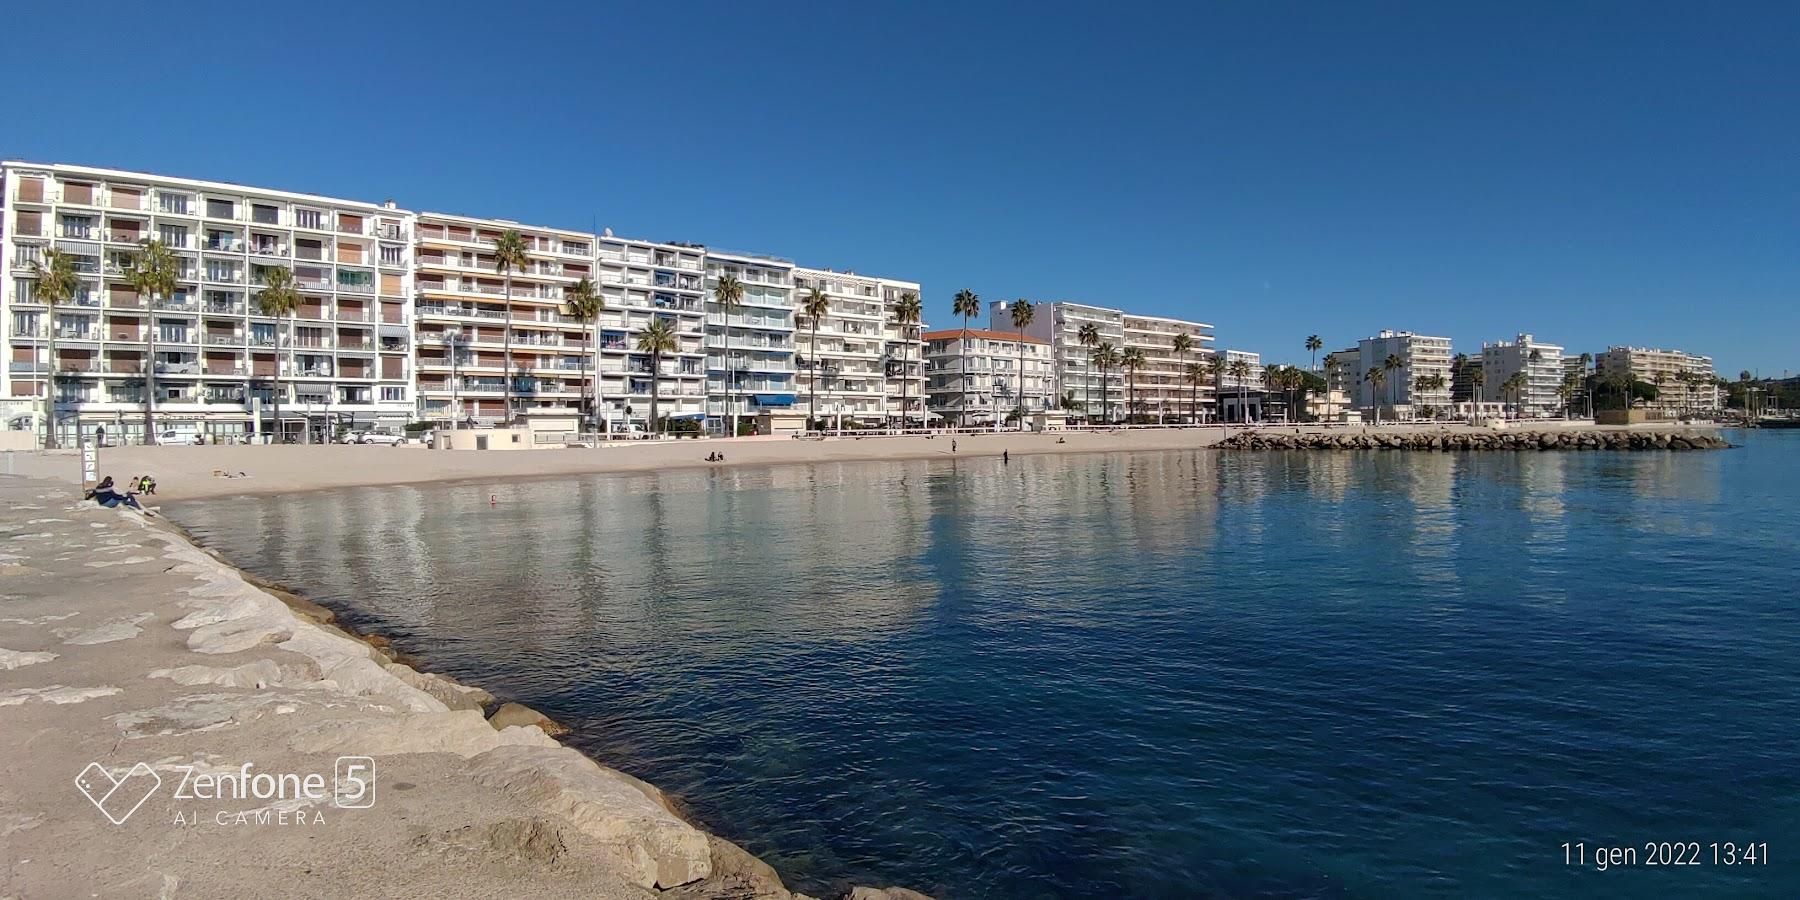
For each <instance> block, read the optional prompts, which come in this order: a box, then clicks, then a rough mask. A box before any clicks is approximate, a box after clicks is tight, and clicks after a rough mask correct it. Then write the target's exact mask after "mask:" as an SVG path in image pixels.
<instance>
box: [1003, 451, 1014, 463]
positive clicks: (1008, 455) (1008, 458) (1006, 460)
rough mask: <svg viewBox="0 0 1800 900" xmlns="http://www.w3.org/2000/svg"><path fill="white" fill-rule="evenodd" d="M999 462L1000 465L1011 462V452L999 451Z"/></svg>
mask: <svg viewBox="0 0 1800 900" xmlns="http://www.w3.org/2000/svg"><path fill="white" fill-rule="evenodd" d="M1000 462H1001V464H1002V465H1010V464H1011V463H1012V454H1011V453H1009V452H1007V451H1005V450H1002V451H1000Z"/></svg>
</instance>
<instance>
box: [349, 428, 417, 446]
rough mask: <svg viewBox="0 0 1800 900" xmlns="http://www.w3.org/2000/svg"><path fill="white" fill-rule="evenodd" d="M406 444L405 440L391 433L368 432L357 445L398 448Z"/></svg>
mask: <svg viewBox="0 0 1800 900" xmlns="http://www.w3.org/2000/svg"><path fill="white" fill-rule="evenodd" d="M405 442H406V439H405V438H403V437H401V436H400V435H397V434H394V433H393V432H391V431H368V432H364V433H363V436H362V440H360V441H358V442H357V443H361V444H386V445H387V446H389V447H398V446H400V445H401V444H403V443H405Z"/></svg>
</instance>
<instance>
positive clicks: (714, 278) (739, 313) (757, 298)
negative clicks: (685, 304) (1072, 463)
mask: <svg viewBox="0 0 1800 900" xmlns="http://www.w3.org/2000/svg"><path fill="white" fill-rule="evenodd" d="M727 275H729V276H731V277H733V278H736V279H737V280H738V282H739V283H740V284H742V285H743V288H744V296H743V299H742V300H741V301H740V302H739V304H738V308H737V309H736V310H733V311H731V312H730V313H727V312H726V310H725V309H724V308H723V307H722V306H721V305H720V304H719V301H718V295H717V292H716V289H717V288H718V286H719V280H720V279H721V278H723V277H725V276H727ZM796 330H797V329H796V327H795V323H794V264H793V262H792V261H791V260H785V259H779V258H776V257H772V256H756V255H752V254H741V253H715V252H708V253H707V256H706V377H707V401H706V404H707V405H706V420H707V427H708V428H709V429H711V430H713V431H715V432H718V433H723V434H731V433H734V432H733V431H732V430H731V429H734V428H735V429H736V431H737V432H742V431H744V430H745V429H746V428H748V427H749V425H748V422H749V420H750V419H752V418H754V417H755V416H757V415H758V414H760V413H762V412H764V411H769V412H779V413H786V412H790V411H792V410H793V408H794V404H795V401H796V397H797V393H796V381H795V373H796V371H797V368H796V366H795V363H794V358H795V352H794V350H795V342H794V335H795V332H796Z"/></svg>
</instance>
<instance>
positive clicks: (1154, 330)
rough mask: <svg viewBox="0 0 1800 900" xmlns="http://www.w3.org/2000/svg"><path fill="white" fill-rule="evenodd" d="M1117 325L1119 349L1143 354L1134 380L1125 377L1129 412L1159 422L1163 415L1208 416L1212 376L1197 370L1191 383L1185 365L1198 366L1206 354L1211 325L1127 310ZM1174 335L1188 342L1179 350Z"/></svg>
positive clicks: (1200, 418)
mask: <svg viewBox="0 0 1800 900" xmlns="http://www.w3.org/2000/svg"><path fill="white" fill-rule="evenodd" d="M1121 325H1122V330H1123V331H1124V334H1125V349H1127V350H1129V349H1132V348H1136V349H1137V350H1139V351H1140V352H1142V353H1143V354H1144V365H1143V366H1142V367H1140V368H1139V369H1138V370H1137V373H1136V377H1135V379H1133V378H1131V377H1130V376H1129V375H1128V376H1127V381H1128V382H1129V381H1135V390H1134V391H1132V392H1133V393H1136V395H1137V404H1138V408H1137V409H1136V410H1135V412H1137V413H1138V414H1140V415H1146V416H1155V417H1156V418H1157V420H1159V421H1161V420H1163V419H1165V418H1167V419H1171V420H1188V421H1194V422H1203V421H1206V420H1207V419H1208V418H1210V415H1209V410H1210V409H1211V408H1212V407H1213V396H1212V393H1213V391H1212V378H1211V376H1209V375H1205V374H1203V375H1202V377H1201V378H1200V381H1199V385H1198V386H1197V387H1196V386H1195V385H1194V384H1193V383H1191V382H1190V381H1189V380H1188V377H1187V367H1188V366H1189V365H1192V364H1199V365H1201V366H1202V367H1203V369H1204V366H1205V364H1206V362H1207V360H1208V359H1210V358H1211V357H1212V355H1213V349H1212V347H1211V344H1212V342H1213V334H1212V326H1211V325H1208V324H1206V323H1204V322H1190V321H1187V320H1185V319H1170V318H1165V317H1163V316H1140V315H1134V314H1132V313H1125V314H1124V321H1123V322H1122V323H1121ZM1179 334H1185V335H1187V336H1188V340H1189V341H1190V342H1191V344H1192V346H1191V347H1190V348H1189V349H1188V350H1187V352H1185V353H1177V352H1175V336H1176V335H1179ZM1196 399H1198V401H1199V402H1198V403H1197V404H1196V403H1195V400H1196Z"/></svg>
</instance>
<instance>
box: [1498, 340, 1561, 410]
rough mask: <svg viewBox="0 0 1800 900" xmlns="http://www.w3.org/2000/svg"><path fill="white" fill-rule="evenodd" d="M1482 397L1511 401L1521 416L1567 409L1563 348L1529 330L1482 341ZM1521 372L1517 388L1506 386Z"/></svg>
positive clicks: (1513, 408) (1513, 407)
mask: <svg viewBox="0 0 1800 900" xmlns="http://www.w3.org/2000/svg"><path fill="white" fill-rule="evenodd" d="M1481 375H1482V379H1483V381H1482V385H1481V399H1482V400H1486V401H1493V402H1504V403H1508V404H1510V406H1511V408H1512V410H1513V413H1514V414H1515V415H1517V416H1518V417H1520V418H1526V419H1547V418H1554V417H1556V416H1560V415H1562V414H1563V413H1564V412H1565V411H1566V406H1565V404H1564V403H1563V391H1562V381H1563V348H1562V347H1560V346H1558V345H1556V344H1546V343H1544V342H1543V341H1540V340H1537V339H1536V338H1534V337H1532V336H1531V335H1529V334H1521V335H1519V336H1518V337H1517V338H1515V339H1514V340H1511V341H1497V342H1495V343H1492V344H1482V345H1481ZM1515 375H1518V376H1521V380H1520V382H1519V386H1518V388H1517V389H1516V390H1511V389H1508V388H1507V382H1508V381H1509V380H1510V379H1512V377H1513V376H1515Z"/></svg>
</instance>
